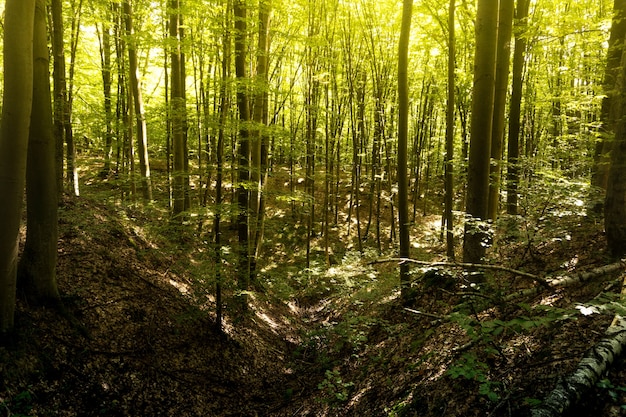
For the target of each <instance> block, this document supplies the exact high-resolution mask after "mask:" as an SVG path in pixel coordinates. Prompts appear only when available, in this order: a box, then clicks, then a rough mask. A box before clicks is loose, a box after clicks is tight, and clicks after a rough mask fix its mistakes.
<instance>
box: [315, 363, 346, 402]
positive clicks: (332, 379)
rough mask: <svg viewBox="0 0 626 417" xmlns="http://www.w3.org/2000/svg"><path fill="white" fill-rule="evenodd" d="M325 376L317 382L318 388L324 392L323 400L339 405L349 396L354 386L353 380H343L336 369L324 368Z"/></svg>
mask: <svg viewBox="0 0 626 417" xmlns="http://www.w3.org/2000/svg"><path fill="white" fill-rule="evenodd" d="M325 375H326V377H325V378H324V380H323V381H322V382H320V383H319V384H318V386H317V387H318V388H319V389H320V390H322V391H323V392H324V397H325V401H327V402H328V403H329V404H330V405H339V404H341V403H344V402H346V401H347V400H348V398H350V393H351V392H352V389H353V387H354V383H353V382H345V381H344V380H343V378H342V377H341V374H340V373H339V371H337V370H332V371H331V370H326V374H325Z"/></svg>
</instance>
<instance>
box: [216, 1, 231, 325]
mask: <svg viewBox="0 0 626 417" xmlns="http://www.w3.org/2000/svg"><path fill="white" fill-rule="evenodd" d="M230 6H231V1H230V0H228V3H227V6H226V12H225V13H224V15H225V16H224V26H225V30H224V34H223V39H222V42H223V45H222V46H223V53H224V55H223V58H222V83H221V84H220V107H219V112H220V114H219V120H220V127H219V132H218V136H217V149H216V152H215V158H216V164H217V166H216V177H215V204H216V205H217V210H216V212H215V218H214V221H213V233H214V243H215V265H216V277H215V326H216V328H217V330H218V332H220V333H221V332H222V317H223V308H222V304H223V302H222V233H221V220H222V210H223V206H222V205H223V203H224V201H223V200H224V199H223V197H222V182H223V176H224V137H225V132H226V122H227V120H228V109H229V107H230V100H229V91H228V87H227V86H228V80H229V78H230V61H231V59H230V17H229V13H230Z"/></svg>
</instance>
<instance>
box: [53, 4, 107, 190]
mask: <svg viewBox="0 0 626 417" xmlns="http://www.w3.org/2000/svg"><path fill="white" fill-rule="evenodd" d="M54 1H59V0H54ZM100 61H101V65H102V89H103V96H104V125H105V132H104V167H103V168H102V176H103V177H105V178H106V177H108V176H109V174H110V173H111V156H112V153H113V113H112V104H111V103H112V99H111V84H112V81H111V29H110V27H109V23H108V22H106V21H105V22H103V23H102V43H101V45H100Z"/></svg>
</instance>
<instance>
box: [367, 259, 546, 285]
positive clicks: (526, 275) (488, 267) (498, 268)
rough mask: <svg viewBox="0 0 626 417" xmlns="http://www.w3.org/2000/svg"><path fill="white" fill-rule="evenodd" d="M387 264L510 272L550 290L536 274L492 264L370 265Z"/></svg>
mask: <svg viewBox="0 0 626 417" xmlns="http://www.w3.org/2000/svg"><path fill="white" fill-rule="evenodd" d="M387 262H397V263H398V264H402V263H406V262H408V263H412V264H417V265H424V266H432V267H436V266H448V267H451V268H464V269H486V270H491V271H504V272H509V273H511V274H514V275H518V276H520V277H524V278H528V279H531V280H533V281H535V282H537V283H539V284H540V285H542V286H544V287H545V288H550V285H549V284H548V282H547V281H546V280H545V279H543V278H541V277H539V276H537V275H535V274H530V273H528V272H524V271H520V270H518V269H513V268H508V267H506V266H500V265H490V264H471V263H464V262H428V261H418V260H416V259H411V258H387V259H377V260H375V261H371V262H369V263H368V265H373V264H381V263H387Z"/></svg>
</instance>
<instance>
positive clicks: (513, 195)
mask: <svg viewBox="0 0 626 417" xmlns="http://www.w3.org/2000/svg"><path fill="white" fill-rule="evenodd" d="M529 6H530V0H518V2H517V8H516V10H515V46H514V48H515V49H514V52H513V70H512V72H513V74H512V86H511V103H510V106H509V135H508V142H507V172H506V212H507V213H508V214H512V215H516V214H517V192H518V191H517V190H518V183H519V172H520V169H519V156H520V144H519V142H520V140H519V139H520V133H521V132H520V130H521V126H520V117H521V106H522V89H523V72H524V56H525V54H526V45H527V41H526V37H527V34H526V33H525V32H526V31H525V30H526V27H527V18H528V8H529Z"/></svg>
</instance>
